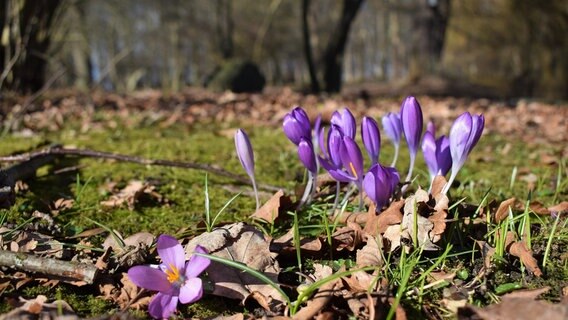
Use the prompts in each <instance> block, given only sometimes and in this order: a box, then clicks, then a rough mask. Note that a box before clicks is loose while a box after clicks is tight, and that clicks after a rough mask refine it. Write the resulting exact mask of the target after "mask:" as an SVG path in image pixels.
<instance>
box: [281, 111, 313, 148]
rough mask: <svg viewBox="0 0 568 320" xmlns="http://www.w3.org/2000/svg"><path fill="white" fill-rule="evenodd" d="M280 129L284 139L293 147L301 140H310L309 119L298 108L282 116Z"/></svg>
mask: <svg viewBox="0 0 568 320" xmlns="http://www.w3.org/2000/svg"><path fill="white" fill-rule="evenodd" d="M282 127H283V129H284V134H285V135H286V137H288V139H290V141H292V143H294V144H295V145H298V144H299V143H300V139H301V138H304V139H306V140H311V137H312V129H311V125H310V119H309V118H308V114H307V113H306V111H304V109H302V108H300V107H296V108H294V110H292V111H291V112H290V113H288V114H286V116H284V122H283V124H282Z"/></svg>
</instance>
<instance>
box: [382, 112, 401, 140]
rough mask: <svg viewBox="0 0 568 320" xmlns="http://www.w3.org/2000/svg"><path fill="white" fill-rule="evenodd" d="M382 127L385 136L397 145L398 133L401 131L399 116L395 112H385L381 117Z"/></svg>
mask: <svg viewBox="0 0 568 320" xmlns="http://www.w3.org/2000/svg"><path fill="white" fill-rule="evenodd" d="M382 122H383V129H384V130H385V133H386V135H387V137H388V138H389V139H390V140H391V141H392V142H393V143H394V145H395V146H397V145H398V143H399V141H400V135H401V133H402V125H401V124H400V116H399V115H398V114H396V113H390V112H389V113H387V114H386V115H385V116H383V118H382Z"/></svg>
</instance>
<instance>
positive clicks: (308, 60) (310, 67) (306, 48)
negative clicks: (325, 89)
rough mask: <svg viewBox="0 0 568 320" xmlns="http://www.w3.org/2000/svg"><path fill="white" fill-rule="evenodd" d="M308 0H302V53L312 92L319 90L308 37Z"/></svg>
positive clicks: (310, 42)
mask: <svg viewBox="0 0 568 320" xmlns="http://www.w3.org/2000/svg"><path fill="white" fill-rule="evenodd" d="M310 3H311V1H310V0H302V37H303V40H304V55H305V57H306V64H307V65H308V73H309V75H310V88H311V91H312V92H314V93H318V92H319V91H320V84H319V81H318V76H317V73H316V66H315V64H314V56H313V54H312V41H311V38H310V25H309V21H308V13H309V11H310Z"/></svg>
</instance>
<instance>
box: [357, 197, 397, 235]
mask: <svg viewBox="0 0 568 320" xmlns="http://www.w3.org/2000/svg"><path fill="white" fill-rule="evenodd" d="M403 206H404V200H399V201H395V202H393V203H391V205H390V206H389V207H388V208H387V209H386V210H385V211H383V212H381V213H380V214H378V215H377V214H376V213H375V210H374V208H373V209H372V208H369V212H368V213H367V216H368V218H367V223H366V224H365V228H364V229H363V231H364V232H365V233H367V234H370V235H372V236H376V235H379V234H383V233H385V231H386V230H387V228H388V227H390V226H392V225H396V224H400V223H401V222H402V213H400V209H401V208H402V207H403Z"/></svg>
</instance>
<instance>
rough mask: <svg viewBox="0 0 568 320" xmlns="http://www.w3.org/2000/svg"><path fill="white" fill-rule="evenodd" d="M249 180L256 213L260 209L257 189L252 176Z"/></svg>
mask: <svg viewBox="0 0 568 320" xmlns="http://www.w3.org/2000/svg"><path fill="white" fill-rule="evenodd" d="M250 180H251V181H252V189H253V190H254V198H255V200H256V210H257V211H258V209H259V208H260V200H259V199H258V189H257V187H256V180H255V179H254V176H253V177H251V178H250Z"/></svg>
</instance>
